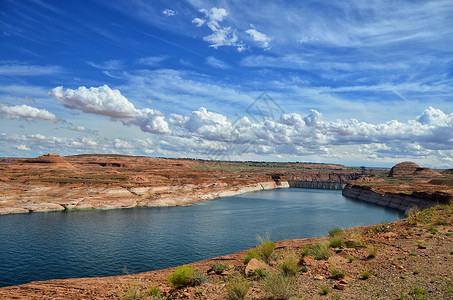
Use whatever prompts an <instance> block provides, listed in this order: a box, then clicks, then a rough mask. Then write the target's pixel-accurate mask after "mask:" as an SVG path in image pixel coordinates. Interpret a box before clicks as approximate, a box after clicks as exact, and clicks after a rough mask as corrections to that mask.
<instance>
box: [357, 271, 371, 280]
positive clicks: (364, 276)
mask: <svg viewBox="0 0 453 300" xmlns="http://www.w3.org/2000/svg"><path fill="white" fill-rule="evenodd" d="M370 277H371V271H363V272H362V273H360V275H359V278H360V279H363V280H366V279H368V278H370Z"/></svg>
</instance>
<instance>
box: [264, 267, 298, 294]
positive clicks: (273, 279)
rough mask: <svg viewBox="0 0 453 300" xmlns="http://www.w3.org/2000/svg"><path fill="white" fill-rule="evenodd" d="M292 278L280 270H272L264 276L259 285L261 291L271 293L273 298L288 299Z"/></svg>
mask: <svg viewBox="0 0 453 300" xmlns="http://www.w3.org/2000/svg"><path fill="white" fill-rule="evenodd" d="M293 284H294V279H293V277H291V276H285V275H283V274H282V273H280V272H272V273H270V274H269V275H268V276H266V278H264V279H263V280H262V281H261V282H260V284H259V287H260V289H261V290H262V291H264V292H266V293H268V294H270V295H272V297H273V298H274V299H289V298H290V297H291V290H292V287H293Z"/></svg>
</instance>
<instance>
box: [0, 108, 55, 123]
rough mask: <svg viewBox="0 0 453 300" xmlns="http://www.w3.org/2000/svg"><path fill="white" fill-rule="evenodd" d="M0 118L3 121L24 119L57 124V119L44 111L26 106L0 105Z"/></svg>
mask: <svg viewBox="0 0 453 300" xmlns="http://www.w3.org/2000/svg"><path fill="white" fill-rule="evenodd" d="M0 118H5V119H16V120H19V119H25V120H40V121H50V122H58V121H60V120H58V119H57V117H56V116H55V115H54V114H53V113H51V112H49V111H47V110H45V109H39V108H36V107H31V106H28V105H17V106H8V105H4V104H0Z"/></svg>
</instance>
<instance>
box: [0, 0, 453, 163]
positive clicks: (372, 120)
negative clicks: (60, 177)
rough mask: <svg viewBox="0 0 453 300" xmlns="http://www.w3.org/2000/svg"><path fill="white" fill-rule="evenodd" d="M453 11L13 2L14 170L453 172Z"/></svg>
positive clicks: (3, 134) (6, 19) (0, 52)
mask: <svg viewBox="0 0 453 300" xmlns="http://www.w3.org/2000/svg"><path fill="white" fill-rule="evenodd" d="M452 16H453V1H451V0H435V1H425V0H423V1H418V0H411V1H404V0H402V1H396V2H395V1H387V0H379V1H364V0H351V1H335V0H332V1H316V0H312V1H308V0H306V1H305V0H304V1H290V0H288V1H267V0H251V1H237V0H231V1H226V0H224V1H203V0H186V1H178V0H175V1H159V0H148V1H146V0H118V1H108V0H84V1H76V0H74V1H71V0H68V1H59V0H54V1H51V0H21V1H17V0H0V157H34V156H38V155H43V154H46V153H58V154H60V155H75V154H87V153H115V154H125V155H143V156H153V157H187V158H201V159H214V160H254V161H300V162H323V163H340V164H346V165H353V166H359V165H365V166H376V167H391V166H392V165H394V164H396V163H398V162H401V161H414V162H416V163H418V164H420V165H422V166H429V167H436V168H452V167H453V18H452Z"/></svg>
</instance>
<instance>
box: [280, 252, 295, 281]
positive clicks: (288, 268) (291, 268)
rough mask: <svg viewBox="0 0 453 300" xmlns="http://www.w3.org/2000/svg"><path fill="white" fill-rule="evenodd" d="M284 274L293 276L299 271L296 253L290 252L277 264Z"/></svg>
mask: <svg viewBox="0 0 453 300" xmlns="http://www.w3.org/2000/svg"><path fill="white" fill-rule="evenodd" d="M279 267H280V269H281V271H282V273H283V274H284V275H285V276H295V275H297V273H299V257H298V256H297V254H296V253H293V252H292V253H290V254H288V256H286V258H285V259H284V260H283V262H282V263H281V265H280V266H279Z"/></svg>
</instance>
